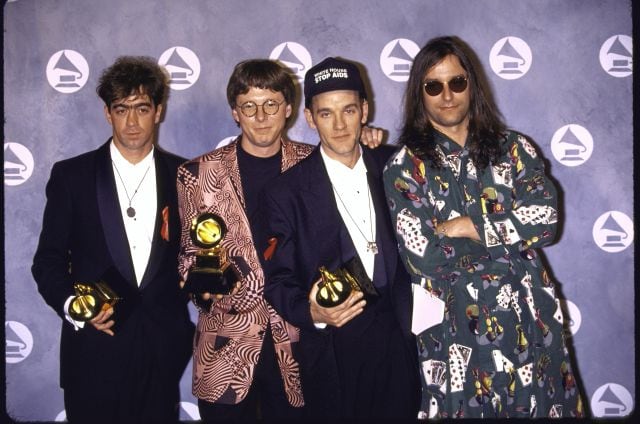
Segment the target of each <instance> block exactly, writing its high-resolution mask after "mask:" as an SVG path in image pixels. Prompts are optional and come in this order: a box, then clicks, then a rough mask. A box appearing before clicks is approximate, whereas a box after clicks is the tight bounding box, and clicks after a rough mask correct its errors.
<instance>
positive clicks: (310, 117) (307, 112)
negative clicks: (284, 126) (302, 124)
mask: <svg viewBox="0 0 640 424" xmlns="http://www.w3.org/2000/svg"><path fill="white" fill-rule="evenodd" d="M304 117H305V119H306V120H307V124H309V127H310V128H312V129H314V130H315V129H316V123H315V122H313V113H312V112H311V110H310V109H307V108H305V109H304Z"/></svg>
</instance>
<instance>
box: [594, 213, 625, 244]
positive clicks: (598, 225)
mask: <svg viewBox="0 0 640 424" xmlns="http://www.w3.org/2000/svg"><path fill="white" fill-rule="evenodd" d="M593 239H594V240H595V242H596V244H597V245H598V247H600V249H602V250H604V251H605V252H611V253H616V252H620V251H622V250H624V249H626V248H627V247H629V245H631V243H633V221H632V220H631V218H629V217H628V216H627V215H626V214H624V213H622V212H618V211H609V212H605V213H603V214H602V215H600V217H599V218H598V219H596V222H595V223H594V224H593Z"/></svg>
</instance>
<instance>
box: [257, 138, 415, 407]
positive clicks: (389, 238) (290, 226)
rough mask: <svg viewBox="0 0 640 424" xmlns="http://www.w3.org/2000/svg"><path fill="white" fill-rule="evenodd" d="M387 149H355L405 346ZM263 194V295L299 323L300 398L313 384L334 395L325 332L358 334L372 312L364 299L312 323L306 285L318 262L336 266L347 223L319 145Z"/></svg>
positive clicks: (405, 279) (406, 317)
mask: <svg viewBox="0 0 640 424" xmlns="http://www.w3.org/2000/svg"><path fill="white" fill-rule="evenodd" d="M393 151H394V149H393V148H392V147H390V146H380V147H378V148H376V149H374V150H371V149H363V153H362V154H363V160H364V163H365V166H366V168H367V179H368V182H369V187H370V191H371V196H372V202H373V204H374V208H375V212H376V234H377V241H378V243H379V244H380V245H381V247H382V251H383V252H384V253H383V259H384V265H385V266H384V267H385V271H386V277H387V278H386V279H387V282H388V285H389V286H388V287H387V290H388V291H387V295H388V296H389V299H390V301H391V304H392V307H393V308H394V310H395V316H396V319H397V321H398V323H399V324H400V327H401V329H402V331H403V334H404V335H405V336H406V339H407V342H408V345H409V346H411V342H412V341H413V340H414V339H413V336H412V335H411V333H410V316H411V287H410V279H409V276H408V274H407V273H406V271H405V269H404V267H403V266H402V264H401V263H400V262H399V258H398V249H397V244H396V239H395V237H394V235H393V231H392V228H391V219H390V216H389V209H388V207H387V204H386V199H385V194H384V188H383V186H382V171H383V168H384V165H385V163H386V161H387V159H388V158H389V157H390V156H391V154H392V153H393ZM263 196H264V199H263V202H262V203H263V213H264V214H265V219H266V222H267V223H268V227H269V234H271V235H273V236H274V237H275V238H276V239H277V245H276V248H275V251H274V254H273V256H272V257H271V259H268V260H264V270H265V274H266V275H265V277H266V278H265V280H266V284H265V298H266V299H267V301H268V302H269V303H270V304H271V305H272V306H273V307H274V308H275V309H276V311H277V312H278V313H279V314H281V315H282V316H283V317H284V319H286V320H287V321H289V322H290V323H292V324H294V325H295V326H297V327H299V328H300V330H301V333H300V343H299V345H300V346H299V349H300V361H301V363H300V365H301V369H302V373H303V393H304V394H305V401H309V400H311V401H312V400H313V399H314V397H315V396H317V395H318V394H319V392H322V396H326V395H327V394H329V393H332V394H335V395H336V396H339V393H338V392H337V387H338V384H337V378H338V376H337V369H336V366H335V357H334V351H333V348H332V333H333V332H335V331H344V329H346V328H347V326H349V327H350V329H349V331H354V332H355V334H359V333H360V332H361V331H363V330H364V329H365V328H367V327H368V326H369V325H370V324H371V323H372V322H373V319H374V318H375V315H374V314H373V313H371V312H372V311H373V310H374V309H373V308H372V307H371V306H370V305H367V306H366V307H365V310H364V312H363V313H362V314H361V315H359V316H357V317H356V318H355V319H354V320H352V321H350V322H349V323H348V324H347V326H345V327H342V328H340V329H337V328H334V327H331V326H329V327H327V329H325V330H318V329H317V328H316V327H315V326H314V324H313V321H312V318H311V313H310V310H309V300H308V296H309V293H310V291H311V287H312V285H313V283H314V282H315V281H316V280H317V279H318V278H319V272H318V268H319V267H320V266H321V265H324V266H326V267H327V268H328V269H336V268H337V267H338V266H340V265H341V264H342V260H343V259H344V258H343V257H344V255H343V254H342V252H341V251H340V249H341V247H340V246H341V243H342V242H343V238H341V231H346V228H345V227H344V223H343V221H342V218H341V216H340V212H339V211H338V207H337V204H336V201H335V197H334V194H333V190H332V187H331V182H330V180H329V176H328V174H327V170H326V168H325V166H324V162H323V160H322V156H321V153H320V149H319V147H317V148H316V149H315V150H314V151H313V152H312V153H311V154H310V155H309V157H307V158H306V159H304V160H303V161H301V162H300V163H298V165H296V166H294V167H292V168H291V169H290V170H289V171H287V172H285V173H284V174H282V175H281V176H279V177H278V178H276V180H275V181H274V183H273V184H272V185H271V186H269V187H266V188H265V191H264V193H263ZM354 250H355V248H354ZM413 346H415V345H413ZM416 372H417V370H416ZM305 377H306V381H313V385H314V386H315V387H314V389H312V390H313V393H311V392H310V391H309V389H310V388H309V386H305ZM327 408H328V406H327Z"/></svg>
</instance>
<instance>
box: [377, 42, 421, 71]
mask: <svg viewBox="0 0 640 424" xmlns="http://www.w3.org/2000/svg"><path fill="white" fill-rule="evenodd" d="M419 51H420V47H419V46H418V45H417V44H416V43H414V42H413V41H411V40H408V39H406V38H396V39H395V40H391V41H389V42H388V43H387V44H386V45H385V46H384V48H383V49H382V51H381V52H380V68H382V72H384V74H385V75H386V76H387V77H388V78H389V79H391V80H393V81H398V82H405V81H407V80H408V79H409V72H410V71H411V64H413V58H414V57H416V55H417V54H418V52H419Z"/></svg>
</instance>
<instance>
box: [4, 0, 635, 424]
mask: <svg viewBox="0 0 640 424" xmlns="http://www.w3.org/2000/svg"><path fill="white" fill-rule="evenodd" d="M4 30H5V33H4V90H5V98H4V105H5V108H4V118H5V124H4V182H5V185H4V195H5V204H4V207H5V209H4V212H5V215H4V220H5V222H4V224H5V239H4V242H5V295H6V310H5V328H4V329H5V332H6V355H5V356H6V408H7V412H8V413H9V415H10V416H11V417H13V418H14V419H16V420H30V421H31V420H46V421H50V420H54V419H55V420H63V419H64V416H65V415H64V410H63V403H62V391H61V390H60V388H59V387H58V343H59V337H60V320H59V318H58V317H57V316H56V315H55V314H54V312H53V311H52V310H51V309H50V308H49V307H48V306H47V305H46V304H45V303H44V301H43V300H42V299H41V298H40V296H39V294H38V293H37V291H36V286H35V283H34V282H33V280H32V277H31V272H30V266H31V262H32V257H33V253H34V250H35V247H36V243H37V236H38V234H39V231H40V226H41V219H42V212H43V208H44V202H45V196H44V187H45V184H46V182H47V180H48V178H49V172H50V169H51V166H52V165H53V163H54V162H56V161H59V160H61V159H65V158H69V157H71V156H75V155H77V154H80V153H82V152H85V151H88V150H92V149H95V148H96V147H98V146H99V145H100V144H102V143H103V142H105V141H106V139H107V138H108V137H109V135H110V127H109V126H108V124H107V122H106V121H105V118H104V116H103V110H102V107H103V105H102V103H101V101H100V100H99V98H98V97H97V95H96V94H95V86H96V82H97V79H98V76H99V74H100V72H101V71H102V69H104V68H105V67H106V66H108V65H110V64H111V63H112V62H113V61H114V59H115V58H116V57H117V56H119V55H123V54H134V55H148V56H153V57H155V58H157V59H158V61H159V63H161V64H163V65H165V66H166V67H167V69H168V70H169V71H170V72H171V74H172V78H173V79H172V90H171V95H170V99H169V103H168V108H167V113H166V117H165V119H164V122H163V123H162V125H161V130H160V135H159V144H160V146H161V147H163V148H165V149H167V150H169V151H172V152H175V153H177V154H180V155H182V156H185V157H187V158H191V157H194V156H197V155H199V154H201V153H204V152H206V151H208V150H211V149H213V148H214V147H216V146H217V145H218V144H219V143H221V142H224V141H225V139H226V138H227V137H230V136H234V135H237V133H238V129H237V127H236V125H235V123H234V122H233V120H232V118H231V116H230V111H229V108H228V106H227V103H226V98H225V87H226V83H227V79H228V77H229V75H230V72H231V70H232V68H233V66H234V64H235V63H237V62H238V61H240V60H244V59H247V58H253V57H272V58H276V59H280V60H281V61H283V63H285V64H286V65H287V66H289V67H290V68H291V69H292V72H296V73H297V74H298V75H300V76H302V75H303V74H304V71H305V70H306V69H308V68H309V67H310V66H311V65H312V64H314V63H317V62H319V61H320V60H322V59H323V58H324V57H326V56H329V55H337V56H342V57H345V58H348V59H352V60H355V61H358V62H360V63H362V64H363V65H364V66H365V67H366V69H367V73H368V77H369V79H370V82H371V86H372V88H373V98H374V104H375V107H374V110H373V112H374V113H373V117H372V119H371V123H372V124H373V125H374V126H378V127H382V128H385V129H386V130H387V132H388V140H389V142H393V141H394V140H395V138H396V136H397V134H398V127H399V125H400V118H401V115H400V114H401V106H400V105H401V98H402V94H403V89H404V86H405V82H404V81H406V76H407V73H408V69H409V67H410V64H411V60H412V58H413V56H414V55H415V54H416V52H417V50H418V49H419V48H420V47H421V46H422V45H424V43H425V42H426V41H427V40H428V39H430V38H432V37H434V36H439V35H458V36H460V37H461V38H462V39H464V40H466V41H467V42H468V43H469V44H470V45H471V47H472V48H474V49H475V51H476V52H477V54H478V56H479V58H480V60H481V61H482V63H483V64H484V65H485V70H486V74H487V77H488V79H489V82H490V83H491V85H492V88H493V90H494V92H495V97H496V101H497V103H498V105H499V107H500V109H501V111H502V113H503V115H504V117H505V120H506V121H507V123H508V125H509V126H511V127H512V128H515V129H518V130H520V131H522V132H524V133H525V134H527V135H529V136H530V137H532V138H533V140H534V141H535V142H536V144H537V146H538V147H539V149H540V152H541V153H542V155H543V156H544V157H545V158H546V159H547V161H548V165H549V171H550V173H551V175H552V176H553V177H554V178H555V179H556V181H557V183H558V185H559V188H560V191H561V193H562V197H561V201H562V220H563V222H564V225H563V228H562V231H561V234H560V237H559V239H558V240H557V242H556V243H555V244H554V245H552V246H550V247H548V248H546V249H544V254H545V256H546V258H547V260H548V263H549V265H550V269H551V272H552V275H553V276H554V278H555V280H557V282H558V285H559V286H560V287H561V296H562V297H563V299H564V304H563V306H564V308H563V309H564V311H565V317H568V318H569V324H570V328H571V333H572V334H573V337H572V340H573V344H574V346H575V351H576V356H577V363H578V368H579V372H580V373H581V375H582V380H583V383H584V387H585V392H586V394H587V397H588V402H589V404H590V408H591V410H592V412H593V414H594V415H595V416H598V417H602V416H625V415H627V414H629V413H630V411H631V410H632V408H633V406H634V403H635V402H634V399H635V380H634V374H635V362H634V348H635V344H634V288H633V270H634V251H633V250H634V246H633V240H634V225H633V194H632V193H633V182H632V172H633V163H632V161H633V159H632V154H631V152H632V148H633V135H632V127H633V122H632V78H633V77H632V67H633V60H632V53H631V52H632V40H631V37H632V20H631V2H630V1H627V0H606V1H603V0H563V1H561V0H535V1H534V0H530V1H512V0H483V1H480V0H394V1H383V0H366V1H365V0H363V1H347V0H324V1H302V0H298V1H296V0H288V1H285V0H277V1H276V0H260V1H258V0H244V1H221V0H220V1H214V0H210V1H205V0H155V1H152V0H140V1H135V2H134V1H129V0H110V1H102V0H15V1H9V2H8V3H6V5H5V7H4ZM288 134H289V136H290V138H292V139H295V140H303V141H306V142H309V143H314V144H315V143H317V138H316V135H315V133H314V132H313V131H311V130H309V129H308V128H307V125H306V123H305V122H304V119H303V116H302V115H301V109H299V112H298V119H297V121H296V123H295V125H294V126H293V127H292V128H291V129H290V130H289V132H288ZM192 316H193V317H194V318H195V315H194V314H193V310H192ZM190 380H191V369H190V367H189V369H188V370H187V372H185V374H184V376H183V380H182V400H183V404H182V406H183V409H182V411H181V414H182V415H181V416H182V417H183V418H184V419H193V418H197V417H198V414H197V408H196V407H195V399H194V398H193V396H192V395H191V390H190Z"/></svg>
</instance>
